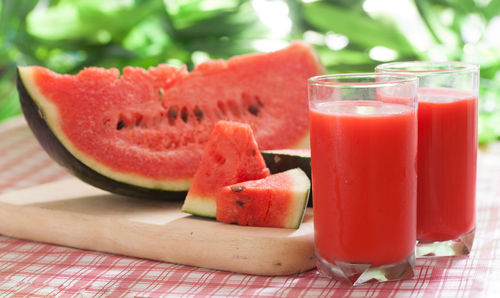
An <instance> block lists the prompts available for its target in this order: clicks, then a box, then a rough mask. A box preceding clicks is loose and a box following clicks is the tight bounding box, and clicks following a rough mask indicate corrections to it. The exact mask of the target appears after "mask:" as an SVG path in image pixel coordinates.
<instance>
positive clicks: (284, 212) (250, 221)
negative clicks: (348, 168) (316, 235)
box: [216, 168, 311, 229]
mask: <svg viewBox="0 0 500 298" xmlns="http://www.w3.org/2000/svg"><path fill="white" fill-rule="evenodd" d="M310 186H311V182H310V180H309V178H308V177H307V175H306V174H305V173H304V171H302V170H301V169H299V168H296V169H292V170H288V171H285V172H282V173H278V174H273V175H271V176H269V177H266V178H263V179H260V180H254V181H246V182H242V183H238V184H233V185H230V186H226V187H223V188H222V189H220V191H219V192H218V195H217V217H216V219H217V220H218V221H221V222H224V223H236V224H239V225H243V226H258V227H276V228H290V229H296V228H298V227H299V226H300V224H301V223H302V219H303V216H304V211H305V209H306V206H307V200H308V198H309V188H310Z"/></svg>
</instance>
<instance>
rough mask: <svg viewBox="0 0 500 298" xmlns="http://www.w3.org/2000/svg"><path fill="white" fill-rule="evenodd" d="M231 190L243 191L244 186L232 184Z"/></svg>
mask: <svg viewBox="0 0 500 298" xmlns="http://www.w3.org/2000/svg"><path fill="white" fill-rule="evenodd" d="M231 190H232V191H234V192H241V191H243V187H241V186H231Z"/></svg>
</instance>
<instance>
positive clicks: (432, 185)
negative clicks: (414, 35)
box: [417, 88, 478, 243]
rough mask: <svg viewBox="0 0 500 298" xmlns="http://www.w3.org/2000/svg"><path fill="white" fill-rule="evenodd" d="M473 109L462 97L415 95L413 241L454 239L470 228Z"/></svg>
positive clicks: (473, 101) (433, 92)
mask: <svg viewBox="0 0 500 298" xmlns="http://www.w3.org/2000/svg"><path fill="white" fill-rule="evenodd" d="M477 104H478V98H477V97H476V96H473V95H472V94H470V93H468V92H463V91H457V90H450V89H422V88H421V89H420V90H419V104H418V202H417V239H418V240H419V242H424V243H425V242H434V241H444V240H449V239H457V238H458V237H459V236H461V235H463V234H465V233H467V232H470V231H471V230H473V229H474V227H475V203H474V202H475V193H476V160H477V108H478V107H477Z"/></svg>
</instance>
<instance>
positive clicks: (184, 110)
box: [181, 107, 188, 123]
mask: <svg viewBox="0 0 500 298" xmlns="http://www.w3.org/2000/svg"><path fill="white" fill-rule="evenodd" d="M181 119H182V121H184V123H187V122H188V111H187V108H186V107H183V108H182V110H181Z"/></svg>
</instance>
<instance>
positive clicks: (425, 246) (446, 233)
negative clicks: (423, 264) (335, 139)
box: [376, 61, 479, 256]
mask: <svg viewBox="0 0 500 298" xmlns="http://www.w3.org/2000/svg"><path fill="white" fill-rule="evenodd" d="M376 71H377V72H405V73H411V74H414V75H417V76H418V77H419V81H420V83H419V86H420V87H419V97H418V191H417V193H418V195H417V197H418V199H417V240H418V243H417V256H457V255H466V254H468V253H469V252H470V251H471V248H472V243H473V240H474V230H475V198H476V160H477V117H478V116H477V114H478V111H477V109H478V107H477V105H478V85H479V83H478V79H479V67H478V66H477V65H472V64H467V63H461V62H422V61H415V62H396V63H387V64H382V65H379V66H377V68H376Z"/></svg>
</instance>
